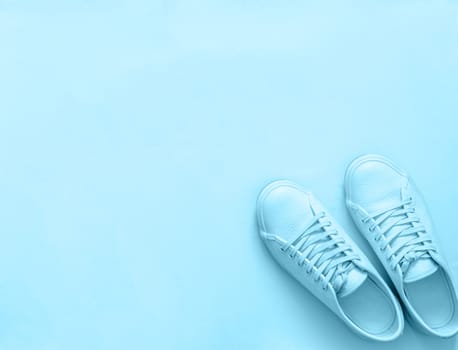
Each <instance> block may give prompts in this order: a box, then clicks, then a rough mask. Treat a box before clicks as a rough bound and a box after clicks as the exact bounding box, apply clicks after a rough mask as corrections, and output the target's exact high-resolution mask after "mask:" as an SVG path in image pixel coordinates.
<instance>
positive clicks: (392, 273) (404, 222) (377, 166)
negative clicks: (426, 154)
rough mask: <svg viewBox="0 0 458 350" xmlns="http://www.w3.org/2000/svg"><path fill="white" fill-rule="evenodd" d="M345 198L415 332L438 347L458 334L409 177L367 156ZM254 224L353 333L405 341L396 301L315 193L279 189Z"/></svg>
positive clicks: (267, 196)
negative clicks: (430, 337) (441, 340)
mask: <svg viewBox="0 0 458 350" xmlns="http://www.w3.org/2000/svg"><path fill="white" fill-rule="evenodd" d="M345 195H346V204H347V208H348V210H349V212H350V215H351V216H352V218H353V220H354V222H355V224H356V226H357V227H358V229H359V230H360V231H361V233H362V234H363V235H364V237H365V238H366V239H367V241H368V242H369V243H370V245H371V246H372V248H373V250H374V252H375V253H376V255H377V257H378V258H379V259H380V261H381V262H382V264H383V266H384V268H385V269H386V271H387V273H388V275H389V277H390V278H391V280H392V282H393V285H394V287H395V288H396V291H397V296H398V297H399V299H400V300H401V301H402V303H403V304H404V307H405V309H406V311H407V312H406V315H407V317H409V319H410V320H411V323H412V324H413V325H415V326H417V328H419V329H420V330H422V331H423V332H425V333H427V334H431V335H435V336H439V337H451V336H453V335H455V334H456V333H458V310H457V306H458V301H457V295H456V291H455V288H454V286H453V282H452V278H451V276H450V272H449V270H448V267H447V264H446V262H445V260H444V256H443V255H442V254H441V252H440V249H439V247H438V245H437V242H436V241H435V237H434V232H433V228H432V223H431V219H430V217H429V214H428V212H427V210H426V206H425V204H424V202H423V199H422V198H421V195H420V193H419V192H418V190H417V189H416V187H415V185H414V183H413V182H412V180H411V179H410V177H409V176H408V175H407V174H406V173H405V172H404V171H402V170H401V169H399V168H398V167H396V166H395V165H394V164H393V163H392V162H391V161H390V160H388V159H386V158H384V157H382V156H378V155H366V156H363V157H360V158H357V159H356V160H354V161H353V162H352V163H351V164H350V165H349V167H348V169H347V171H346V174H345ZM257 217H258V225H259V230H260V235H261V237H262V239H263V241H264V242H265V244H266V246H267V248H268V249H269V251H270V252H271V254H272V256H273V257H274V258H275V260H276V261H277V262H278V263H279V264H280V265H281V266H282V267H283V268H284V269H285V270H286V271H288V272H289V273H290V274H291V275H293V276H294V277H295V278H296V279H297V280H298V281H299V282H300V283H301V284H302V285H303V286H304V287H306V288H307V289H308V290H309V291H310V292H311V293H312V294H314V295H315V296H316V297H317V298H318V299H320V300H321V301H322V302H323V303H324V304H325V305H327V306H328V307H329V308H330V309H331V310H332V311H333V312H334V313H336V314H337V316H339V317H340V318H341V319H342V320H343V322H345V323H346V324H347V325H348V326H349V327H350V328H351V329H352V330H353V331H355V332H356V333H357V334H359V335H362V336H364V337H367V338H370V339H374V340H379V341H390V340H393V339H395V338H397V337H398V336H399V335H400V334H401V333H402V331H403V328H404V316H403V311H402V309H401V307H400V304H399V302H398V298H397V297H396V296H395V295H394V294H393V292H392V291H391V290H390V288H389V287H388V286H387V284H386V283H385V281H384V280H383V279H382V277H381V276H380V274H379V273H378V272H377V271H376V269H375V268H374V267H373V266H372V264H371V263H370V261H369V260H368V258H367V257H366V256H365V255H364V253H363V252H362V251H361V250H360V249H359V247H358V246H357V245H356V244H355V242H354V241H353V240H352V239H351V238H350V236H348V235H347V233H346V232H345V231H344V230H343V229H342V228H341V227H340V226H339V225H338V223H337V222H336V221H335V220H334V219H333V218H332V216H331V215H330V214H329V213H328V211H327V210H326V209H325V208H324V207H323V205H322V204H321V203H320V202H319V201H318V200H317V199H316V198H315V196H314V195H313V194H312V193H310V192H308V191H306V190H304V189H303V188H302V187H301V186H299V185H297V184H295V183H293V182H290V181H275V182H273V183H271V184H269V185H268V186H267V187H265V188H264V189H263V190H262V192H261V193H260V195H259V197H258V201H257Z"/></svg>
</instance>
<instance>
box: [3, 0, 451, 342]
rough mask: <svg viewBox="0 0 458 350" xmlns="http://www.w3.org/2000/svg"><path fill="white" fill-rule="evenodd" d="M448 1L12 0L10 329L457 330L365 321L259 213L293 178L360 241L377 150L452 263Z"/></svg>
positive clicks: (204, 337) (7, 83)
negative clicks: (275, 250) (316, 290)
mask: <svg viewBox="0 0 458 350" xmlns="http://www.w3.org/2000/svg"><path fill="white" fill-rule="evenodd" d="M457 15H458V2H456V1H436V0H435V1H369V2H368V1H351V2H342V1H316V2H313V3H310V4H303V2H301V1H292V2H284V1H273V0H270V1H252V2H250V1H241V0H234V1H215V2H210V1H204V2H202V1H199V2H198V1H163V2H148V1H140V0H132V1H121V0H118V1H105V0H99V1H94V2H91V1H73V2H68V3H67V4H66V3H65V2H62V1H57V0H54V1H11V0H0V44H1V46H0V47H1V54H0V164H1V166H0V230H1V239H0V267H1V268H0V347H1V348H2V349H69V350H70V349H126V348H127V349H179V348H181V349H199V350H203V349H237V348H239V349H246V348H249V349H337V348H340V349H344V348H347V349H353V350H355V349H367V348H371V349H411V348H412V349H435V350H441V349H450V350H451V349H457V348H458V346H457V343H456V340H455V339H450V340H438V339H434V338H432V337H428V336H425V335H421V334H420V333H418V332H416V331H414V330H413V329H412V328H411V327H410V325H406V329H405V334H404V335H403V336H402V337H401V338H399V339H398V340H396V341H395V342H394V343H391V344H376V343H371V342H369V341H365V340H362V339H360V338H358V337H357V336H356V335H354V334H352V333H351V332H350V331H349V330H347V328H346V327H345V326H344V325H343V323H341V322H340V321H339V320H338V319H337V318H336V317H335V316H334V315H333V314H332V313H331V312H330V311H328V310H327V309H326V308H325V307H324V306H322V305H321V304H320V303H319V302H318V301H317V300H316V299H314V298H313V297H312V296H311V295H310V294H308V293H307V292H306V291H304V289H303V288H301V287H300V286H299V285H298V284H297V283H296V282H295V281H294V280H293V279H292V278H290V277H289V276H287V275H286V274H285V273H283V271H281V270H280V268H279V267H277V265H276V264H275V262H274V261H273V260H272V259H271V258H270V256H269V255H268V253H267V251H266V249H265V248H264V247H263V245H262V243H261V241H260V239H259V238H258V235H257V230H256V226H255V216H254V209H255V199H256V196H257V194H258V191H259V190H260V189H261V188H262V186H263V185H265V184H266V183H267V182H269V181H271V180H274V179H278V178H288V179H291V180H294V181H297V182H299V183H301V184H302V185H304V186H306V187H308V188H310V189H311V190H313V192H314V193H315V194H316V195H317V197H319V198H320V199H321V200H322V201H323V202H324V204H325V205H326V206H327V207H328V209H329V210H330V211H331V212H332V213H333V214H334V216H335V217H336V218H337V219H338V220H339V221H340V222H341V224H342V225H343V226H344V227H345V228H346V229H347V230H348V232H349V233H350V234H351V235H352V236H353V237H355V240H356V241H357V242H359V243H361V246H362V247H363V249H364V250H365V251H366V252H369V246H368V245H367V244H366V243H365V242H363V240H362V238H361V237H360V236H359V234H358V233H357V232H356V231H355V227H354V226H353V224H352V223H351V220H350V217H349V215H348V214H347V212H346V210H345V207H344V201H343V189H342V183H343V174H344V170H345V167H346V165H347V164H348V162H349V161H351V160H352V159H353V158H354V157H356V156H358V155H360V154H362V153H367V152H376V153H382V154H384V155H386V156H389V157H390V158H392V159H393V160H394V161H395V162H396V163H398V164H399V165H400V166H402V167H403V168H405V169H406V170H407V171H408V172H409V173H411V175H412V176H413V177H414V179H415V180H416V182H417V185H418V186H419V187H420V189H421V190H422V192H423V194H424V197H426V199H427V201H428V204H429V207H430V210H431V213H432V216H433V218H434V221H435V223H436V227H437V232H438V235H439V237H440V239H441V241H442V244H443V246H444V248H445V251H446V254H447V258H448V260H449V262H450V263H451V264H452V268H453V269H454V271H456V270H457V269H458V248H457V244H458V239H457V237H458V236H457V235H458V229H457V225H456V213H457V208H458V204H457V198H458V182H457V180H456V176H457V174H458V165H457V164H458V162H457V159H456V154H457V147H458V138H457V123H456V118H457V117H458V113H457V112H458V96H457V95H458V45H457V42H458V21H457ZM370 256H371V257H373V256H372V255H370ZM377 267H380V265H377Z"/></svg>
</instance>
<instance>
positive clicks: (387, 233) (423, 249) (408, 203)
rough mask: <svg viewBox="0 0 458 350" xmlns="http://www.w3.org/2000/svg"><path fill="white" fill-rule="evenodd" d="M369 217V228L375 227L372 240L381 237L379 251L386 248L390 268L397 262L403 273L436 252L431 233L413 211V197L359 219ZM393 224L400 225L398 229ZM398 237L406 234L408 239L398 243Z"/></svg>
mask: <svg viewBox="0 0 458 350" xmlns="http://www.w3.org/2000/svg"><path fill="white" fill-rule="evenodd" d="M389 219H393V220H389ZM371 220H372V224H371V225H370V226H369V231H371V232H375V229H376V228H377V227H378V229H379V230H378V232H377V233H376V234H375V237H374V239H375V241H377V242H379V241H380V240H381V238H382V237H384V240H383V241H382V242H380V243H379V244H380V246H379V248H380V250H381V251H387V253H386V258H387V259H388V260H389V261H390V266H391V268H392V269H393V270H394V269H395V268H396V265H398V264H399V266H400V267H401V270H402V272H406V271H407V269H408V268H409V266H410V264H411V263H412V262H414V261H415V260H417V259H419V258H421V257H425V256H428V254H429V252H433V251H434V252H435V251H436V248H435V246H434V245H433V243H432V240H431V237H430V235H429V234H428V233H427V231H426V228H425V226H424V225H423V224H421V221H420V218H419V217H418V216H417V214H416V212H415V205H414V202H413V198H412V197H410V198H408V199H406V200H404V201H402V202H401V203H399V204H395V205H393V206H390V207H388V208H386V209H382V210H379V211H376V212H373V213H371V214H369V216H367V217H366V218H364V219H363V220H362V221H363V222H365V223H367V222H369V221H371ZM384 223H385V225H383V224H384ZM395 227H399V228H400V230H393V229H394V228H395ZM400 237H406V238H407V239H408V240H406V241H403V240H401V242H400V241H399V240H397V239H398V238H400Z"/></svg>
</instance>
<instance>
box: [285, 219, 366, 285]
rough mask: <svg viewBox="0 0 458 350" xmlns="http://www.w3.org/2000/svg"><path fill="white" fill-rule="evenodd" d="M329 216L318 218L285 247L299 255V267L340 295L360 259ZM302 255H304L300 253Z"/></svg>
mask: <svg viewBox="0 0 458 350" xmlns="http://www.w3.org/2000/svg"><path fill="white" fill-rule="evenodd" d="M325 218H326V214H325V213H319V214H317V215H315V216H314V217H313V218H312V219H311V220H310V222H309V223H308V224H307V225H305V229H304V231H303V232H301V233H300V234H299V235H298V236H297V237H295V238H293V239H291V240H289V241H288V242H286V243H285V244H284V245H283V246H282V248H281V249H282V251H284V252H286V251H289V256H290V257H291V258H295V257H296V256H298V260H297V264H298V265H299V266H303V265H304V264H305V265H306V271H307V273H309V274H310V273H312V276H313V277H314V280H315V281H316V282H319V281H320V279H321V283H322V284H321V287H322V288H323V290H327V289H328V286H329V284H330V285H332V287H333V288H334V290H335V292H336V293H337V292H338V291H339V290H340V289H341V288H342V286H343V284H344V283H345V281H346V277H347V275H348V272H349V271H350V270H351V269H352V268H354V265H353V264H352V261H355V260H359V257H358V256H357V255H356V254H355V253H354V252H353V250H352V248H351V247H350V246H349V245H348V244H345V241H344V239H343V238H342V237H339V236H338V232H337V230H336V229H335V228H332V223H331V222H330V221H329V220H326V219H325ZM299 253H300V254H299Z"/></svg>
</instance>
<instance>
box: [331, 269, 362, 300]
mask: <svg viewBox="0 0 458 350" xmlns="http://www.w3.org/2000/svg"><path fill="white" fill-rule="evenodd" d="M366 278H367V273H365V272H364V271H362V270H361V269H360V268H359V267H356V266H355V267H354V268H353V269H351V270H350V271H349V272H348V274H347V279H346V281H345V283H344V285H343V286H342V288H340V290H339V292H338V293H337V294H338V295H339V297H345V296H347V295H349V294H351V293H353V292H354V291H355V290H356V289H358V287H359V286H361V284H363V282H364V281H365V280H366Z"/></svg>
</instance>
